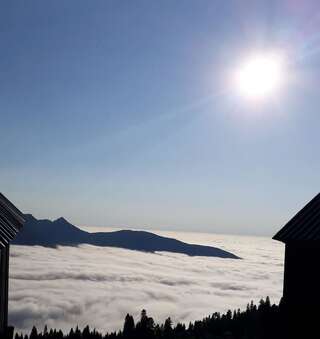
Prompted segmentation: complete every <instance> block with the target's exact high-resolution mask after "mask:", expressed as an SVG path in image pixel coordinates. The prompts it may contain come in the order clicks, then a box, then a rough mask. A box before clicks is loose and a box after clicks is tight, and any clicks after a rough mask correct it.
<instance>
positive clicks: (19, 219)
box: [0, 193, 24, 247]
mask: <svg viewBox="0 0 320 339" xmlns="http://www.w3.org/2000/svg"><path fill="white" fill-rule="evenodd" d="M23 224H24V217H23V213H22V212H20V211H19V210H18V209H17V208H16V207H15V206H14V205H13V204H12V202H10V201H9V200H8V199H7V198H6V197H5V196H4V195H3V194H1V193H0V247H4V246H6V245H7V244H8V243H9V242H10V241H11V240H12V239H13V238H14V237H15V236H16V234H17V233H18V232H19V231H20V229H21V228H22V226H23Z"/></svg>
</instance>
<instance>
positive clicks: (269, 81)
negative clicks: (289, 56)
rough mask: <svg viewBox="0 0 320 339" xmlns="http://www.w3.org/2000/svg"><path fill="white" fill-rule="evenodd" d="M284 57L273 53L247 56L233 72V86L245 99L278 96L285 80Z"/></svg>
mask: <svg viewBox="0 0 320 339" xmlns="http://www.w3.org/2000/svg"><path fill="white" fill-rule="evenodd" d="M285 76H286V74H285V61H284V57H283V56H281V55H278V54H275V53H268V52H266V53H260V54H256V55H253V56H249V57H248V59H247V60H245V61H244V62H243V63H242V64H240V65H239V69H237V70H236V72H235V79H234V82H235V86H236V88H237V90H238V92H239V93H240V94H241V95H243V96H244V97H246V98H250V99H262V98H266V97H269V96H272V95H275V96H277V95H279V94H280V93H279V91H280V90H281V86H282V85H283V83H284V78H285Z"/></svg>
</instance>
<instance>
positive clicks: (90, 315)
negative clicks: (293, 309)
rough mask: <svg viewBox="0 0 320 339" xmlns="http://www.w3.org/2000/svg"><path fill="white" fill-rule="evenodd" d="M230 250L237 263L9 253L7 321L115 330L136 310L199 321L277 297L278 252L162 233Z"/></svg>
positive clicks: (256, 243) (247, 241) (115, 254)
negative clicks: (239, 258)
mask: <svg viewBox="0 0 320 339" xmlns="http://www.w3.org/2000/svg"><path fill="white" fill-rule="evenodd" d="M159 233H162V234H166V235H169V236H174V237H176V238H179V239H181V240H184V241H188V242H193V243H199V244H206V245H212V246H216V247H220V248H223V249H225V250H228V251H231V252H233V253H234V254H236V255H239V256H240V257H242V258H243V259H242V260H232V259H220V258H206V257H188V256H185V255H180V254H172V253H156V254H150V253H142V252H136V251H129V250H123V249H117V248H108V247H105V248H101V247H94V246H89V245H83V246H80V247H59V248H58V249H51V248H43V247H40V246H34V247H28V246H12V248H11V262H10V265H11V266H10V269H11V271H10V278H11V280H10V302H9V318H10V323H11V324H13V325H14V326H15V327H16V329H17V330H19V331H29V330H30V329H31V327H32V326H33V325H36V326H37V327H38V328H40V329H42V328H43V326H44V325H45V324H47V325H48V327H54V328H62V329H63V330H69V329H70V328H71V327H75V326H76V325H79V326H80V327H83V326H85V325H87V324H89V325H90V327H95V328H97V329H99V330H102V331H104V332H105V331H111V330H118V329H120V328H121V327H122V324H123V320H124V317H125V315H126V313H128V312H129V313H131V314H133V315H134V316H135V317H136V319H137V318H138V316H139V313H140V311H141V309H142V308H146V309H147V311H148V313H149V314H150V315H151V316H153V317H154V318H155V321H156V322H160V321H163V320H164V319H165V318H166V317H168V316H170V317H171V318H172V319H173V320H174V321H175V322H177V321H182V322H189V321H194V320H196V319H200V318H202V317H204V316H207V315H209V314H211V313H212V312H215V311H226V310H227V309H229V308H231V309H235V308H238V307H240V308H244V307H245V306H246V304H247V303H248V302H250V301H251V300H254V301H258V300H259V299H260V298H262V297H266V296H267V295H269V296H270V297H271V299H272V301H274V302H278V301H279V298H280V297H281V295H282V274H283V247H282V245H281V244H279V243H277V242H274V241H272V240H270V239H266V238H254V237H239V236H222V235H212V234H211V235H208V234H195V233H173V232H172V233H169V232H159Z"/></svg>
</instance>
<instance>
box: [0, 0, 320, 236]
mask: <svg viewBox="0 0 320 339" xmlns="http://www.w3.org/2000/svg"><path fill="white" fill-rule="evenodd" d="M319 26H320V4H319V3H318V1H303V2H302V1H298V0H291V1H289V0H287V1H270V0H266V1H212V0H210V1H209V0H201V1H190V0H185V1H178V0H163V1H149V0H145V1H144V0H137V1H130V0H124V1H116V0H109V1H98V0H95V1H81V0H68V1H42V0H41V1H36V0H31V1H2V2H1V4H0V48H1V53H0V107H1V110H0V114H1V123H0V141H1V142H0V152H1V162H0V190H1V191H2V193H4V194H5V195H6V196H7V197H8V198H9V199H10V200H12V201H13V202H14V203H15V204H16V205H17V206H18V207H19V208H20V209H21V210H22V211H24V212H29V213H32V214H34V215H35V216H36V217H38V218H57V217H59V216H64V217H65V218H67V219H68V220H70V221H71V222H72V223H74V224H76V225H82V226H90V225H92V226H116V227H133V228H147V229H168V230H185V231H204V232H213V233H234V234H255V235H272V234H273V233H274V232H276V231H277V230H278V229H279V228H280V227H281V226H282V225H283V224H284V223H285V222H286V221H288V219H290V217H292V215H293V214H294V213H295V212H297V210H298V209H299V208H301V207H302V206H303V205H304V204H305V203H306V202H307V201H308V200H310V199H311V198H312V197H313V196H314V195H315V194H317V193H318V191H319V184H320V176H319V173H320V158H319V156H318V152H317V147H318V145H319V143H320V134H319V123H320V114H319V110H318V107H319V104H320V97H319V93H318V89H319V85H320V84H319V79H320V77H319V69H320V67H319V66H320V59H319V51H320V49H319V48H320V36H319V33H318V32H319ZM273 49H279V50H281V51H283V52H284V53H285V55H286V58H287V60H288V66H287V68H286V72H285V85H284V86H283V88H282V89H281V91H280V90H279V91H278V92H277V93H274V95H273V96H272V97H269V98H268V99H264V100H261V101H252V100H247V99H245V98H242V97H239V95H237V93H236V91H235V88H233V86H231V85H230V81H229V78H230V73H232V70H233V69H234V68H235V67H236V66H237V65H238V64H239V63H240V62H241V60H243V58H245V57H246V55H247V54H249V53H252V52H253V51H259V52H262V53H263V52H264V51H268V50H273Z"/></svg>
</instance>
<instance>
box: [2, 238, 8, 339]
mask: <svg viewBox="0 0 320 339" xmlns="http://www.w3.org/2000/svg"><path fill="white" fill-rule="evenodd" d="M8 278H9V245H8V246H7V247H3V248H1V249H0V335H1V334H2V333H3V332H4V331H5V330H6V328H7V325H8Z"/></svg>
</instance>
